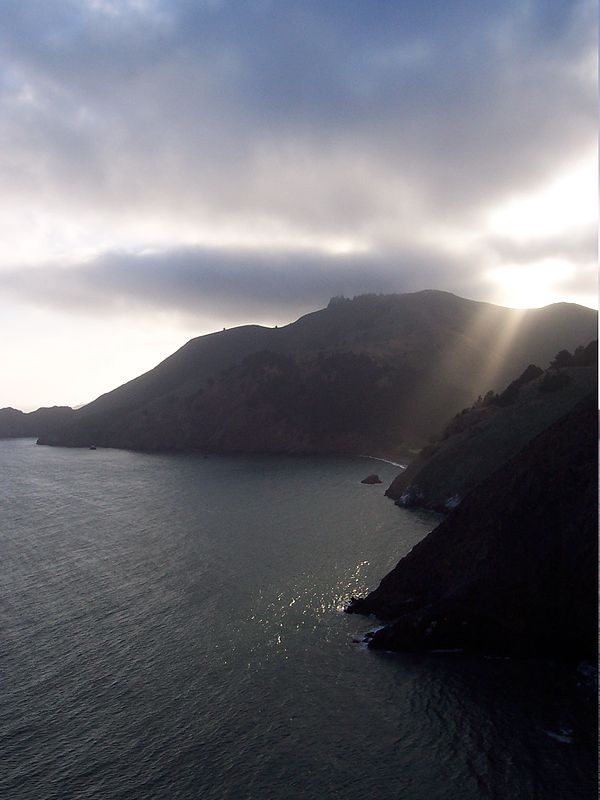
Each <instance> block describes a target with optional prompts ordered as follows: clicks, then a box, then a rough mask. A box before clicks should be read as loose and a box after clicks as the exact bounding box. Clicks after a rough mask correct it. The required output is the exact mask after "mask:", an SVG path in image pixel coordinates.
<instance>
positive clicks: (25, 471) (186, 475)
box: [0, 440, 596, 800]
mask: <svg viewBox="0 0 600 800" xmlns="http://www.w3.org/2000/svg"><path fill="white" fill-rule="evenodd" d="M374 468H375V469H377V470H378V471H379V472H380V474H381V475H382V477H383V479H384V482H385V481H386V480H390V479H391V478H392V477H393V476H394V474H395V472H396V470H395V469H394V468H393V467H392V466H389V465H386V464H381V463H379V464H376V465H375V463H374V462H369V461H365V460H360V459H291V458H289V459H285V458H281V459H280V458H210V459H208V460H205V459H203V458H201V457H192V456H148V455H140V454H133V453H127V452H118V451H111V450H97V451H95V452H92V451H88V450H64V449H51V448H40V447H37V448H36V447H35V446H34V445H33V443H32V442H31V441H30V440H21V441H13V442H10V441H1V442H0V488H1V493H0V496H1V498H2V506H1V517H0V530H1V539H0V548H1V553H0V554H1V563H2V618H1V636H2V650H1V661H0V670H1V675H2V691H3V697H2V707H1V712H0V742H1V744H0V748H1V758H2V774H1V778H0V796H1V797H2V798H7V799H8V798H10V800H13V799H14V800H21V799H22V798H27V799H28V800H29V799H31V800H33V799H34V798H35V800H52V798H111V799H112V798H186V799H187V798H202V800H211V798H215V800H216V799H217V798H219V799H221V798H232V799H233V798H235V799H236V800H243V798H261V800H262V798H269V799H271V798H273V799H278V798H311V799H313V798H314V800H321V799H322V798H340V799H341V798H343V799H344V800H351V799H352V798H360V799H361V800H364V798H381V800H387V798H401V799H402V800H425V799H426V800H446V798H452V799H453V800H454V798H456V800H458V799H459V798H460V800H471V798H472V799H473V800H475V798H499V800H500V798H501V799H502V800H505V799H506V798H526V799H527V800H530V799H531V798H540V800H542V799H543V800H546V798H556V799H557V800H558V799H559V798H560V800H568V799H569V798H573V800H575V799H576V800H585V798H588V797H589V798H592V797H594V798H595V797H596V786H595V781H594V764H595V761H594V754H593V752H592V748H590V747H589V746H586V743H585V741H583V740H581V738H580V736H579V732H578V720H577V718H576V717H575V716H574V712H573V710H572V703H571V698H570V697H569V696H567V694H565V690H564V688H563V686H564V682H561V679H562V677H563V676H562V675H561V674H560V673H557V672H556V670H553V669H549V668H541V667H540V666H539V665H533V664H520V663H515V662H512V661H490V660H481V659H469V658H466V657H464V656H460V655H438V656H420V657H417V656H398V655H396V656H393V655H391V654H374V653H370V652H368V651H366V650H364V649H362V648H361V647H359V646H357V645H356V644H353V643H352V639H353V637H354V636H355V635H356V634H359V633H360V632H363V631H364V630H366V629H367V628H369V627H370V626H372V625H373V624H374V623H373V622H370V621H369V620H365V619H364V618H360V617H354V616H353V617H349V616H348V615H345V614H342V613H341V611H340V609H341V608H342V607H343V604H344V602H345V601H346V600H347V599H348V598H349V596H350V595H351V594H356V593H359V592H364V591H365V590H366V589H367V588H368V587H373V586H375V585H376V584H377V582H378V580H379V579H380V577H381V576H382V575H383V574H384V573H385V572H386V571H387V570H388V569H389V568H390V567H391V566H392V565H393V564H394V563H395V561H396V560H397V559H398V557H399V556H401V555H402V554H404V553H406V552H407V551H408V550H409V549H410V548H411V546H412V545H413V544H414V543H415V542H416V541H418V540H419V539H420V538H422V537H423V536H424V535H425V534H426V533H427V532H428V531H429V530H430V529H431V528H432V527H433V526H434V524H435V522H436V519H435V518H434V517H433V516H431V515H427V514H421V515H419V514H415V513H409V512H406V511H402V510H400V509H398V508H395V507H394V506H393V504H392V503H391V502H389V501H387V500H386V499H385V498H384V497H383V487H381V486H375V487H369V486H363V485H361V484H360V483H359V481H360V479H361V478H362V477H364V476H365V475H366V474H367V473H368V472H370V471H372V470H373V469H374ZM384 485H385V483H384ZM552 734H553V735H552ZM556 736H558V738H555V737H556ZM561 739H562V741H561Z"/></svg>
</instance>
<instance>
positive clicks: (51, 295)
mask: <svg viewBox="0 0 600 800" xmlns="http://www.w3.org/2000/svg"><path fill="white" fill-rule="evenodd" d="M447 273H448V264H447V262H446V261H442V260H440V259H439V258H436V255H435V254H434V253H428V252H425V251H423V252H410V253H409V252H404V253H396V254H386V255H373V254H364V255H354V256H333V255H324V254H323V253H320V252H316V251H297V252H294V253H290V252H288V251H286V250H279V251H277V250H262V251H261V250H237V251H234V250H223V249H218V248H212V249H206V248H185V249H183V248H180V249H175V250H171V251H167V252H158V253H146V254H142V255H139V254H128V253H119V252H113V253H105V254H103V255H102V256H101V257H98V258H95V259H93V260H91V261H88V262H86V263H82V264H78V265H71V266H69V267H63V266H60V265H52V264H46V265H44V266H42V267H29V268H27V269H19V270H12V271H8V270H5V271H3V272H0V287H1V288H2V291H3V292H10V293H11V294H12V295H13V296H16V297H17V298H19V299H20V300H21V301H28V302H30V303H33V304H36V305H40V306H43V307H46V308H53V309H55V310H58V311H61V312H68V311H77V312H82V311H83V312H85V313H87V314H92V315H94V314H98V315H101V316H102V317H104V318H106V317H107V316H110V315H119V314H127V313H130V312H131V311H144V310H148V309H150V310H152V309H154V310H159V309H160V310H168V311H175V312H179V313H182V314H184V315H191V316H194V315H195V316H199V317H204V318H206V317H209V318H211V317H213V318H223V319H228V320H237V321H248V319H265V320H269V319H271V320H281V319H283V320H286V321H287V320H289V319H291V318H293V317H294V316H295V315H297V314H299V313H302V312H303V311H306V310H309V309H313V308H316V307H320V306H323V305H325V304H326V303H327V301H328V300H329V298H330V297H332V296H335V295H340V294H343V295H345V296H353V295H356V294H362V293H365V292H395V291H412V290H416V289H420V288H423V287H424V286H444V285H447V284H448V281H445V282H444V275H447ZM455 278H456V276H455ZM467 282H470V276H469V275H468V274H464V273H463V277H462V278H460V277H459V278H458V283H459V284H460V283H463V284H465V283H467ZM452 283H453V284H455V283H456V279H455V280H454V281H453V282H452Z"/></svg>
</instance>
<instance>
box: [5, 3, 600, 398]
mask: <svg viewBox="0 0 600 800" xmlns="http://www.w3.org/2000/svg"><path fill="white" fill-rule="evenodd" d="M0 42H1V45H2V46H1V47H0V53H1V55H0V62H1V64H0V65H1V70H0V104H1V111H0V145H1V147H0V187H1V191H0V243H1V244H0V342H1V344H0V358H1V363H2V365H3V381H2V384H1V385H0V407H2V406H13V407H17V408H21V409H23V410H26V411H27V410H32V409H34V408H37V407H38V406H41V405H55V404H68V405H79V404H82V403H85V402H89V401H90V400H92V399H94V398H95V397H96V396H98V395H99V394H101V393H103V392H105V391H108V390H110V389H112V388H114V387H115V386H117V385H119V384H121V383H123V382H124V381H126V380H129V379H130V378H132V377H134V376H136V375H138V374H140V373H142V372H144V371H146V370H147V369H150V368H151V367H152V366H154V365H155V364H156V363H158V362H159V361H160V360H162V359H163V358H165V357H166V356H167V355H169V354H170V353H171V352H173V351H174V350H176V349H177V348H178V347H180V346H181V345H182V344H184V343H185V342H186V341H187V340H188V339H190V338H191V337H193V336H197V335H200V334H203V333H207V332H209V331H213V330H220V329H221V328H223V327H231V326H233V325H239V324H244V323H259V324H264V325H275V324H278V325H282V324H285V323H287V322H290V321H292V320H294V319H296V318H297V317H298V316H300V315H302V314H303V313H306V312H308V311H311V310H314V309H316V308H320V307H323V306H325V305H326V304H327V302H328V300H329V298H330V297H332V296H334V295H342V294H343V295H345V296H349V297H352V296H354V295H356V294H360V293H363V292H410V291H418V290H421V289H429V288H436V289H444V290H448V291H451V292H454V293H456V294H459V295H461V296H463V297H468V298H471V299H475V300H485V301H488V302H493V303H499V304H501V305H509V306H514V307H532V306H540V305H546V304H548V303H552V302H559V301H569V302H578V303H582V304H585V305H589V306H594V307H595V306H597V288H596V286H597V277H596V251H597V236H596V218H597V188H596V186H597V177H596V176H597V156H596V140H597V139H596V137H597V134H596V127H597V122H596V83H597V82H596V75H597V61H596V52H597V27H596V4H595V2H591V1H589V0H563V1H561V2H558V0H557V1H556V2H555V1H554V0H515V1H514V2H513V1H512V0H505V2H502V3H498V2H497V1H496V0H494V2H491V0H453V2H450V3H449V2H447V0H439V1H438V0H430V1H429V2H423V1H422V0H402V1H401V2H400V1H399V0H230V1H229V0H2V3H0Z"/></svg>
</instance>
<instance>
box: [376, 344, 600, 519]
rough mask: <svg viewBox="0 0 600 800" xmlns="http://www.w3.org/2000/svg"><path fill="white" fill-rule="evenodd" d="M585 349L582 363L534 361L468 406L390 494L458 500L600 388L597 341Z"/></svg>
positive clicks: (417, 500) (426, 503) (422, 502)
mask: <svg viewBox="0 0 600 800" xmlns="http://www.w3.org/2000/svg"><path fill="white" fill-rule="evenodd" d="M580 351H581V353H582V355H584V356H585V358H581V359H580V363H579V364H578V365H577V366H573V365H570V366H566V367H562V368H560V367H557V366H553V367H551V368H549V369H548V370H546V371H545V372H544V371H543V370H541V369H540V368H539V367H535V366H534V365H533V364H530V365H529V367H528V368H527V369H526V370H525V372H524V373H523V374H522V375H521V376H520V377H519V378H518V379H517V380H515V381H513V382H512V383H511V384H510V385H509V386H508V387H507V388H506V389H505V390H504V392H502V394H500V395H495V394H493V393H490V394H488V395H487V396H486V397H485V398H484V399H483V400H482V399H481V398H480V399H479V401H478V402H477V403H476V404H475V405H474V406H473V407H472V408H470V409H464V410H463V411H462V412H461V413H460V414H458V415H457V416H456V417H455V418H454V419H453V420H452V421H451V423H450V424H449V425H448V427H447V428H446V430H445V431H444V432H443V434H442V436H441V437H440V439H438V441H436V442H435V443H434V444H432V445H430V446H428V447H426V448H425V449H424V450H423V451H422V452H421V453H420V454H419V456H418V457H417V458H416V459H415V460H414V461H413V462H412V463H411V464H409V466H408V468H407V469H406V470H405V471H404V472H402V473H401V474H400V475H398V477H397V478H396V479H395V480H394V481H393V483H392V484H391V486H390V487H389V488H388V490H387V491H386V495H387V496H388V497H391V498H392V499H393V500H396V502H397V504H398V505H401V506H407V507H412V506H422V507H425V508H430V509H433V510H435V511H447V510H448V509H450V508H453V507H454V506H456V505H458V503H459V501H460V500H461V498H463V497H464V496H465V495H466V494H468V492H469V491H471V490H472V489H473V488H474V487H475V486H476V485H477V484H478V483H480V482H481V481H482V480H483V479H484V478H486V477H487V476H488V475H490V474H491V473H492V472H494V470H496V469H497V468H498V467H499V466H500V465H501V464H503V463H504V462H505V461H507V460H508V459H509V458H510V457H511V456H513V455H515V454H516V453H518V452H519V450H521V449H522V448H523V447H524V446H525V445H526V444H527V442H529V441H530V440H531V439H533V438H534V436H536V435H537V434H538V433H540V432H541V431H543V430H544V429H545V428H547V427H548V425H550V424H551V423H552V422H554V421H555V420H557V419H559V418H560V417H561V416H563V414H566V413H567V412H568V411H569V410H570V409H571V408H573V407H574V406H575V405H576V404H577V402H579V401H580V400H581V399H582V398H583V397H585V396H586V395H588V394H589V393H590V392H592V391H597V384H598V370H597V343H596V342H592V343H590V345H589V346H588V347H587V348H585V350H584V349H583V348H580ZM571 358H573V357H571ZM565 360H566V359H565Z"/></svg>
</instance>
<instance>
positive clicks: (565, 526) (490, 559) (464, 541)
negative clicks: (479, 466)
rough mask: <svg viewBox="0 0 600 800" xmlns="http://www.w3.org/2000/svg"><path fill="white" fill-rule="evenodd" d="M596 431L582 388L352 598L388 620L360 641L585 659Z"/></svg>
mask: <svg viewBox="0 0 600 800" xmlns="http://www.w3.org/2000/svg"><path fill="white" fill-rule="evenodd" d="M597 430H598V428H597V412H596V398H595V396H594V395H591V396H590V397H589V398H587V400H585V401H582V402H581V403H580V404H578V405H577V407H576V408H575V409H574V410H572V411H571V412H569V413H568V414H567V415H565V416H564V417H562V418H561V419H560V420H558V421H557V422H555V423H554V424H553V425H551V426H550V427H549V428H547V429H546V430H545V431H544V432H542V433H541V434H539V435H538V436H537V437H536V438H535V439H533V440H532V441H531V442H530V443H529V444H528V445H527V446H526V447H525V448H524V449H523V450H522V451H521V452H520V453H519V454H518V455H516V456H515V457H513V458H512V459H510V460H509V461H508V462H507V463H506V464H505V465H504V466H502V467H501V468H500V469H499V470H497V471H496V472H494V473H493V474H492V475H491V476H490V477H488V478H487V479H486V480H484V481H483V482H482V483H481V484H480V485H479V486H477V487H476V488H475V489H474V490H473V491H472V492H471V493H470V494H468V495H467V497H465V499H464V500H463V502H462V503H461V504H460V505H459V506H458V508H456V510H454V511H453V512H452V513H450V514H449V516H448V517H447V518H446V519H445V520H444V521H443V522H442V523H441V524H440V525H439V526H438V527H437V528H435V530H434V531H432V532H431V533H430V534H429V535H428V536H427V537H425V539H424V540H423V541H422V542H420V543H419V544H418V545H416V546H415V547H414V548H413V550H412V551H411V552H410V553H409V554H408V555H407V556H406V557H405V558H403V559H402V560H401V561H400V562H399V563H398V564H397V566H396V567H395V568H394V569H393V570H392V571H391V572H390V573H389V574H388V575H387V576H386V577H385V578H384V579H383V580H382V581H381V584H380V585H379V587H378V588H377V589H375V591H373V592H371V593H370V594H369V595H367V597H365V598H359V599H353V600H352V602H351V604H350V606H349V607H348V609H347V610H348V611H349V612H350V613H361V614H375V615H376V616H377V617H379V618H380V619H382V620H385V621H388V622H389V624H388V625H386V626H385V627H384V628H383V629H381V630H380V631H378V632H377V633H376V634H375V635H374V636H373V638H372V640H371V642H370V646H371V647H373V648H382V649H387V650H415V651H416V650H438V649H448V648H450V649H453V648H460V649H465V650H471V651H483V652H487V653H499V654H524V655H552V656H562V657H564V658H573V659H580V658H589V659H591V660H592V661H595V660H596V654H597V650H596V648H597V630H598V628H597V586H598V584H597V579H598V542H597V514H596V512H597V497H598V469H597Z"/></svg>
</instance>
